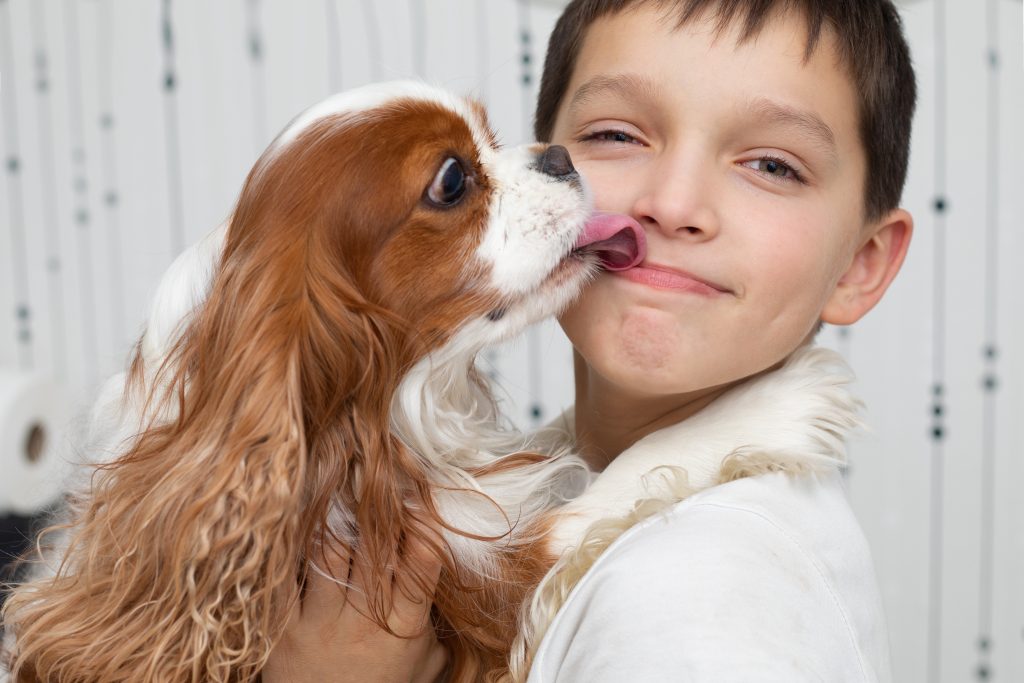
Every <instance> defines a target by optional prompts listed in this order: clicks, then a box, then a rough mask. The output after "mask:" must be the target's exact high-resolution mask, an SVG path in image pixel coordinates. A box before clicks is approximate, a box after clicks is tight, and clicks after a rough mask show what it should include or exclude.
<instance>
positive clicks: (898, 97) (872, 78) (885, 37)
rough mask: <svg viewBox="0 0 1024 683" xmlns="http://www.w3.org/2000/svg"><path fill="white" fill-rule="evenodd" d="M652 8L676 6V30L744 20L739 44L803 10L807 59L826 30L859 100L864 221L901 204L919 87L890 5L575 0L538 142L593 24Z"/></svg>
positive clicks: (558, 47) (547, 132)
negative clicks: (785, 14)
mask: <svg viewBox="0 0 1024 683" xmlns="http://www.w3.org/2000/svg"><path fill="white" fill-rule="evenodd" d="M650 2H654V3H655V4H657V5H658V6H660V7H668V6H671V7H672V9H673V10H674V11H675V15H676V20H677V27H681V26H683V25H685V24H687V23H688V22H690V21H693V20H694V19H697V18H699V17H702V16H704V15H705V14H706V13H708V12H711V13H713V14H712V16H713V17H714V19H715V21H716V24H717V30H718V31H722V30H724V29H725V28H726V27H728V26H729V25H731V24H732V22H733V21H737V20H738V21H740V22H742V30H741V33H740V40H741V41H745V40H748V39H750V38H753V37H756V36H757V34H758V33H759V32H760V31H761V29H762V28H763V27H764V26H765V24H766V23H767V22H768V21H769V20H770V19H771V18H772V16H773V12H775V11H791V10H798V11H800V12H801V13H802V14H803V16H804V18H805V19H806V22H807V49H806V54H805V58H810V56H811V54H813V52H814V49H815V47H816V46H817V44H818V41H819V39H820V38H821V34H822V29H823V28H825V27H826V26H827V27H828V29H829V30H830V31H831V33H832V35H833V36H835V39H836V49H837V51H838V56H839V58H840V61H841V62H842V63H843V64H844V65H845V66H846V68H847V70H848V73H849V75H850V76H851V77H852V79H853V85H854V88H855V90H856V92H857V97H858V98H859V102H858V106H859V112H858V114H859V121H860V137H861V141H862V143H863V145H864V151H865V154H866V159H867V169H868V170H867V174H866V178H865V185H864V209H865V217H866V218H867V219H869V220H870V219H875V218H879V217H880V216H881V215H882V214H883V213H884V212H886V211H888V210H889V209H893V208H895V207H896V206H898V205H899V201H900V196H901V194H902V193H903V183H904V181H905V180H906V175H907V158H908V156H909V153H910V126H911V120H912V119H913V116H914V105H915V102H916V97H917V94H916V91H917V88H916V83H915V80H914V70H913V67H912V66H911V62H910V51H909V49H908V47H907V43H906V40H905V39H904V37H903V30H902V24H901V22H900V17H899V14H898V13H897V11H896V8H895V7H894V6H893V4H892V2H891V1H890V0H573V1H572V2H570V3H569V5H568V6H567V7H566V9H565V11H564V12H563V13H562V16H561V17H560V18H559V20H558V23H557V24H556V25H555V29H554V31H553V32H552V34H551V39H550V41H549V42H548V52H547V57H546V59H545V61H544V73H543V76H542V79H541V86H540V94H539V95H538V98H537V112H536V116H535V118H534V134H535V135H536V137H537V139H538V140H541V141H544V142H550V140H551V133H552V130H553V129H554V125H555V117H556V116H557V114H558V109H559V106H560V105H561V103H562V99H563V98H564V97H565V94H566V89H567V88H568V87H569V81H570V80H571V78H572V73H573V70H574V69H575V68H576V57H577V55H579V52H580V48H581V47H582V45H583V39H584V38H585V36H586V32H587V29H588V28H589V27H590V25H591V24H592V23H593V22H594V21H596V20H597V19H600V18H601V17H604V16H607V15H612V14H617V13H619V12H622V11H624V10H626V9H628V8H630V7H633V6H636V5H639V4H641V3H650Z"/></svg>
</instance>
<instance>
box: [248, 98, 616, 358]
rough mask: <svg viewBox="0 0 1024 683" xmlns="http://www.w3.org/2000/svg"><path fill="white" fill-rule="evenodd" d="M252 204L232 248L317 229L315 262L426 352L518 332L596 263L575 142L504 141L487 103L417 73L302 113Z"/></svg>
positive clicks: (560, 300)
mask: <svg viewBox="0 0 1024 683" xmlns="http://www.w3.org/2000/svg"><path fill="white" fill-rule="evenodd" d="M246 197H247V198H248V202H246V201H245V199H246ZM246 209H248V210H250V211H251V212H252V214H251V215H252V216H259V217H263V218H264V220H250V219H247V218H246V217H245V216H236V221H235V224H236V225H244V226H247V228H249V230H248V232H249V235H237V236H235V235H233V236H232V238H231V239H229V245H228V249H229V250H230V249H231V242H232V240H233V239H234V241H235V242H236V243H238V244H241V243H242V242H245V241H247V240H248V239H249V238H252V239H255V240H262V241H264V242H265V240H267V239H271V240H273V239H281V240H287V241H290V240H299V239H306V240H309V241H310V246H311V249H310V250H309V254H310V258H311V259H314V260H316V259H321V258H322V259H323V260H322V262H321V263H320V264H319V267H316V268H314V270H316V271H319V272H321V273H322V274H324V275H326V273H327V271H329V270H330V269H332V268H333V269H334V270H336V271H339V272H341V273H342V274H343V275H344V276H346V277H347V278H348V279H349V281H350V282H351V284H352V286H353V287H354V288H355V289H356V290H357V291H358V293H359V295H360V296H361V297H365V299H366V300H367V301H368V302H369V303H371V304H373V305H375V306H379V307H381V308H382V309H386V310H388V311H390V312H391V313H393V314H395V315H396V316H398V317H399V318H401V319H402V320H404V321H405V322H406V323H407V324H408V325H410V326H411V328H412V331H413V333H414V335H415V336H417V337H419V338H420V340H421V342H424V343H425V344H426V348H425V349H423V348H422V347H421V352H422V351H424V350H426V351H433V350H435V349H436V347H437V346H439V345H441V344H443V343H445V342H446V341H448V340H451V339H452V338H453V337H454V336H456V334H458V337H459V339H460V341H459V342H458V344H459V345H460V347H463V348H464V349H465V348H466V347H474V348H479V347H481V346H483V345H485V344H488V343H492V342H495V341H498V340H500V339H502V338H504V337H507V336H509V335H510V334H514V333H515V332H518V331H519V330H520V329H522V328H523V327H525V326H526V325H527V324H529V323H531V322H534V321H535V320H537V319H539V318H541V317H545V316H548V315H551V314H553V313H555V312H557V311H558V310H560V309H561V308H562V307H563V306H564V305H565V304H567V303H568V302H569V301H570V300H571V299H572V298H573V297H574V296H576V294H577V293H578V292H579V290H580V288H581V287H582V286H583V284H584V283H585V282H586V280H587V278H588V276H589V275H590V274H591V273H593V271H594V269H595V268H596V267H597V265H598V258H597V257H595V256H594V255H593V254H587V253H583V252H581V251H578V250H577V251H574V246H575V245H576V243H577V240H578V238H579V237H580V235H581V232H582V231H583V229H584V226H585V224H586V221H587V218H588V217H589V216H590V213H591V203H590V198H589V196H588V192H587V190H586V187H585V185H584V183H583V181H582V180H581V178H580V177H579V175H578V174H577V173H576V172H575V170H574V169H573V168H572V164H571V161H570V160H569V158H568V155H567V153H565V152H564V150H562V149H561V148H554V149H550V150H549V148H548V147H547V146H546V145H531V146H526V147H519V148H511V149H501V148H499V147H498V145H497V143H496V140H495V137H494V134H493V133H492V132H491V130H490V128H489V126H488V122H487V119H486V114H485V113H484V110H483V108H482V107H481V106H479V105H478V104H477V103H475V102H472V101H468V100H463V99H460V98H456V97H454V96H452V95H450V94H448V93H446V92H444V91H440V90H436V89H433V88H430V87H427V86H424V85H421V84H418V83H393V84H384V85H375V86H370V87H367V88H362V89H359V90H354V91H349V92H346V93H344V94H342V95H339V96H336V97H334V98H332V99H329V100H327V101H325V102H323V103H321V104H320V105H317V106H316V107H313V108H312V109H310V110H308V111H307V112H306V113H304V114H303V115H301V116H299V117H298V118H296V119H295V120H294V121H293V122H292V124H291V125H290V126H289V127H288V128H287V129H286V130H285V131H284V132H283V133H282V134H281V135H280V136H279V137H278V139H277V140H276V141H275V143H274V144H273V145H272V146H271V147H270V149H268V151H267V152H266V153H265V154H264V156H263V157H262V158H261V159H260V161H259V162H258V163H257V165H256V167H255V168H254V170H253V172H252V174H251V175H250V177H249V181H248V183H247V188H246V191H245V193H244V194H243V202H242V203H241V204H240V210H242V211H245V210H246ZM281 226H297V227H299V228H300V231H299V232H296V231H294V230H291V231H289V229H288V228H285V229H284V234H282V233H281V231H282V228H281ZM289 233H290V234H289ZM235 238H237V239H235ZM282 247H283V248H284V247H286V245H282ZM307 265H308V264H307ZM467 350H469V349H467Z"/></svg>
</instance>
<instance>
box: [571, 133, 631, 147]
mask: <svg viewBox="0 0 1024 683" xmlns="http://www.w3.org/2000/svg"><path fill="white" fill-rule="evenodd" d="M579 141H580V142H591V141H593V142H616V143H620V144H630V143H635V142H637V139H636V138H634V137H633V136H632V135H630V134H629V133H625V132H623V131H621V130H599V131H597V132H595V133H587V134H585V135H583V136H581V137H580V138H579Z"/></svg>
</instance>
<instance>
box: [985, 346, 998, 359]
mask: <svg viewBox="0 0 1024 683" xmlns="http://www.w3.org/2000/svg"><path fill="white" fill-rule="evenodd" d="M998 355H999V351H998V350H997V349H996V347H994V346H986V347H985V358H991V359H994V358H995V357H996V356H998Z"/></svg>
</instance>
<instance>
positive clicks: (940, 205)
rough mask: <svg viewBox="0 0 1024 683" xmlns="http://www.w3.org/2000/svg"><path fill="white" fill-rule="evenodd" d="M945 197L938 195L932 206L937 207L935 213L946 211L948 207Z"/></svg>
mask: <svg viewBox="0 0 1024 683" xmlns="http://www.w3.org/2000/svg"><path fill="white" fill-rule="evenodd" d="M947 206H948V205H947V203H946V198H945V197H936V198H935V202H934V203H933V204H932V207H933V208H934V209H935V213H945V212H946V208H947Z"/></svg>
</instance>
